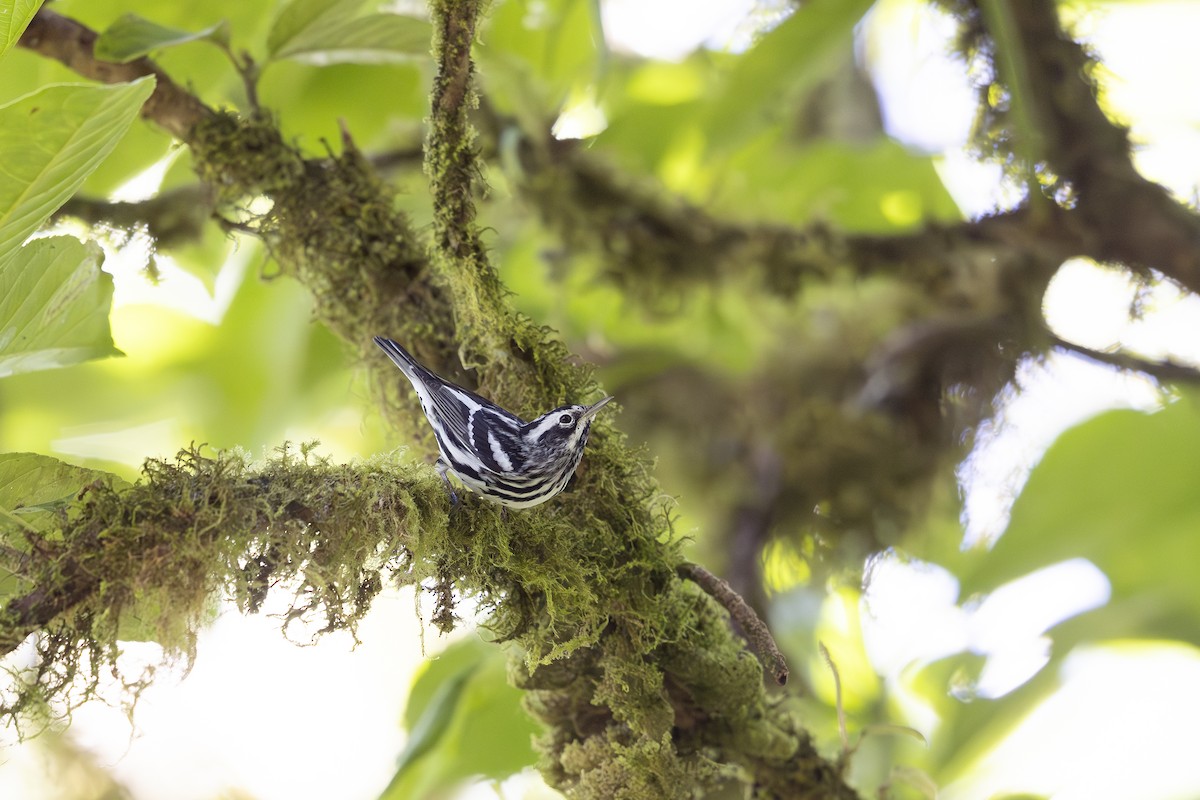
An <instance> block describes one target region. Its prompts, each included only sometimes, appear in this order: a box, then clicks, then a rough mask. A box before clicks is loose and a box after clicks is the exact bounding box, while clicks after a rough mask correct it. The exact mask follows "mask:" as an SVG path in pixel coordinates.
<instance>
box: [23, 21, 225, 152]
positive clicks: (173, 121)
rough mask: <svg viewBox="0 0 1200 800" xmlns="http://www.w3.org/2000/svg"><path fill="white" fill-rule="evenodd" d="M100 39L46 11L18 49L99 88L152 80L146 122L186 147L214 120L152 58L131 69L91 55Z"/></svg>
mask: <svg viewBox="0 0 1200 800" xmlns="http://www.w3.org/2000/svg"><path fill="white" fill-rule="evenodd" d="M96 38H97V34H96V32H95V31H93V30H92V29H90V28H88V27H87V26H85V25H81V24H79V23H78V22H76V21H75V20H73V19H70V18H68V17H64V16H62V15H61V14H57V13H55V12H53V11H51V10H50V9H48V8H46V7H45V6H43V7H42V8H40V9H38V12H37V14H35V15H34V17H33V20H32V21H31V22H30V23H29V27H28V28H26V29H25V32H24V33H23V34H21V39H20V42H19V44H20V46H21V47H25V48H28V49H30V50H32V51H34V52H35V53H39V54H40V55H43V56H46V57H47V58H52V59H54V60H55V61H59V62H61V63H62V64H63V65H64V66H66V67H67V68H68V69H70V70H73V71H74V72H77V73H79V74H80V75H82V76H84V77H85V78H90V79H92V80H94V81H97V82H98V83H127V82H128V81H132V80H136V79H138V78H142V77H145V76H147V75H153V76H154V79H155V81H156V85H155V88H154V93H153V94H151V95H150V99H149V100H147V101H146V104H145V105H144V106H142V116H143V117H145V118H146V119H149V120H153V121H154V122H156V123H158V125H160V126H161V127H162V128H163V129H165V130H166V131H167V132H169V133H171V134H172V135H174V136H176V137H177V138H179V139H183V140H185V141H186V140H187V138H188V136H189V134H190V132H191V130H192V129H193V128H194V127H195V126H196V125H197V124H198V123H200V122H201V121H203V120H204V119H206V118H208V117H211V116H212V114H213V110H212V109H211V108H209V107H208V106H206V105H204V103H202V102H200V100H199V99H198V98H197V97H196V96H195V95H193V94H191V93H190V92H187V91H185V90H184V89H182V88H180V86H179V85H178V84H176V83H175V82H174V81H173V80H171V78H170V77H169V76H168V75H167V74H166V73H165V72H163V71H162V70H161V69H159V68H158V66H157V65H156V64H155V63H154V62H152V61H151V60H150V59H148V58H139V59H135V60H134V61H130V62H129V63H127V64H114V63H112V62H109V61H101V60H99V59H97V58H96V57H95V55H94V54H93V48H94V46H95V43H96Z"/></svg>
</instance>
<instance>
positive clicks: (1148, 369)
mask: <svg viewBox="0 0 1200 800" xmlns="http://www.w3.org/2000/svg"><path fill="white" fill-rule="evenodd" d="M1051 341H1052V342H1053V343H1054V346H1055V347H1058V348H1061V349H1063V350H1066V351H1067V352H1068V353H1074V354H1076V355H1079V356H1082V357H1083V358H1086V359H1088V360H1089V361H1095V362H1098V363H1100V364H1107V365H1108V366H1110V367H1116V368H1117V369H1122V370H1128V371H1129V372H1140V373H1142V374H1143V375H1149V376H1150V377H1152V378H1154V379H1155V380H1159V381H1163V382H1164V383H1200V368H1197V367H1194V366H1191V365H1189V364H1180V363H1178V362H1176V361H1172V360H1170V359H1168V360H1166V361H1155V360H1154V359H1152V358H1144V357H1142V356H1137V355H1133V354H1132V353H1126V352H1123V351H1120V350H1118V351H1114V352H1110V351H1106V350H1094V349H1092V348H1090V347H1084V346H1083V345H1081V344H1076V343H1075V342H1071V341H1068V340H1066V339H1064V338H1062V337H1061V336H1057V335H1053V334H1052V335H1051Z"/></svg>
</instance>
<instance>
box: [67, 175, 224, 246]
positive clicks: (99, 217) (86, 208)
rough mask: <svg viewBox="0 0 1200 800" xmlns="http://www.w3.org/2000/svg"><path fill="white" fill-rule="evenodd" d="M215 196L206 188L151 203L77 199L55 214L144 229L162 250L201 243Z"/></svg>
mask: <svg viewBox="0 0 1200 800" xmlns="http://www.w3.org/2000/svg"><path fill="white" fill-rule="evenodd" d="M214 206H215V197H214V192H213V191H212V189H211V188H209V187H208V186H205V185H204V184H193V185H190V186H181V187H179V188H177V189H170V190H168V191H165V192H163V193H161V194H159V195H156V196H154V197H151V198H150V199H148V200H138V201H136V202H115V201H114V202H109V201H105V200H98V199H96V198H92V197H84V196H82V195H76V196H75V197H72V198H71V199H70V200H68V201H67V202H66V203H64V204H63V205H62V207H61V208H59V209H58V211H56V212H55V215H54V216H55V218H59V217H75V218H76V219H80V220H83V221H84V222H87V223H89V224H92V225H95V224H102V225H109V226H111V227H114V228H125V229H128V230H135V229H137V228H139V227H144V228H145V230H146V233H148V234H149V235H150V236H152V237H154V240H155V242H156V243H157V244H158V245H160V246H162V247H174V246H177V245H180V244H184V243H187V242H192V241H196V240H198V239H199V238H200V237H201V235H202V234H203V233H204V227H205V225H208V224H210V223H211V222H212V220H213V210H214Z"/></svg>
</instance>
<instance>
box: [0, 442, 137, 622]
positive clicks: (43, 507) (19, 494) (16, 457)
mask: <svg viewBox="0 0 1200 800" xmlns="http://www.w3.org/2000/svg"><path fill="white" fill-rule="evenodd" d="M98 482H99V483H103V484H106V485H108V486H112V487H114V488H123V487H126V486H128V485H129V484H128V482H126V481H124V480H122V479H121V478H119V477H117V476H116V475H113V474H111V473H108V472H102V471H100V470H95V469H85V468H83V467H77V466H75V465H73V464H66V463H64V462H62V461H59V460H58V459H56V458H51V457H50V456H43V455H39V454H37V453H0V544H3V545H4V546H5V547H6V548H7V550H6V551H5V552H2V553H0V606H3V605H4V604H5V603H6V602H7V601H8V598H10V597H12V596H14V595H17V594H21V593H23V592H27V591H29V589H30V587H29V585H28V581H27V580H26V579H24V578H23V577H22V576H21V575H20V574H19V573H18V572H15V571H14V570H15V569H18V566H17V564H15V563H13V561H14V560H15V559H13V557H12V551H19V552H24V551H26V550H27V549H28V545H27V543H26V538H25V537H24V536H22V535H21V533H20V531H21V529H26V530H35V531H42V530H45V529H47V528H50V527H52V526H53V525H54V524H55V523H56V521H57V519H58V517H57V515H56V514H55V513H54V512H56V511H58V510H59V509H61V508H63V507H65V506H66V504H67V503H69V502H71V501H72V500H74V499H75V498H76V497H77V496H78V495H79V492H80V490H81V489H83V488H84V487H85V486H88V485H90V484H93V483H98Z"/></svg>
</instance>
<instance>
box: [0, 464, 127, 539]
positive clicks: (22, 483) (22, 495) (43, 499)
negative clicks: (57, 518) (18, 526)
mask: <svg viewBox="0 0 1200 800" xmlns="http://www.w3.org/2000/svg"><path fill="white" fill-rule="evenodd" d="M96 481H102V482H105V483H108V484H110V485H115V486H128V483H126V482H125V481H123V480H121V479H120V478H118V477H117V476H116V475H113V474H112V473H109V472H102V471H101V470H97V469H85V468H84V467H77V466H75V465H74V464H67V463H65V462H62V461H59V460H58V459H56V458H51V457H50V456H43V455H39V454H37V453H0V510H3V511H5V512H8V513H9V514H14V515H22V514H33V513H37V512H45V511H49V510H52V509H55V508H59V507H61V506H62V505H63V504H65V503H67V502H69V501H70V500H72V499H73V498H74V497H75V496H76V495H77V494H79V490H80V489H82V488H83V487H85V486H87V485H88V484H91V483H95V482H96ZM11 519H12V518H11V517H9V521H11ZM3 524H4V521H0V525H3Z"/></svg>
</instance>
